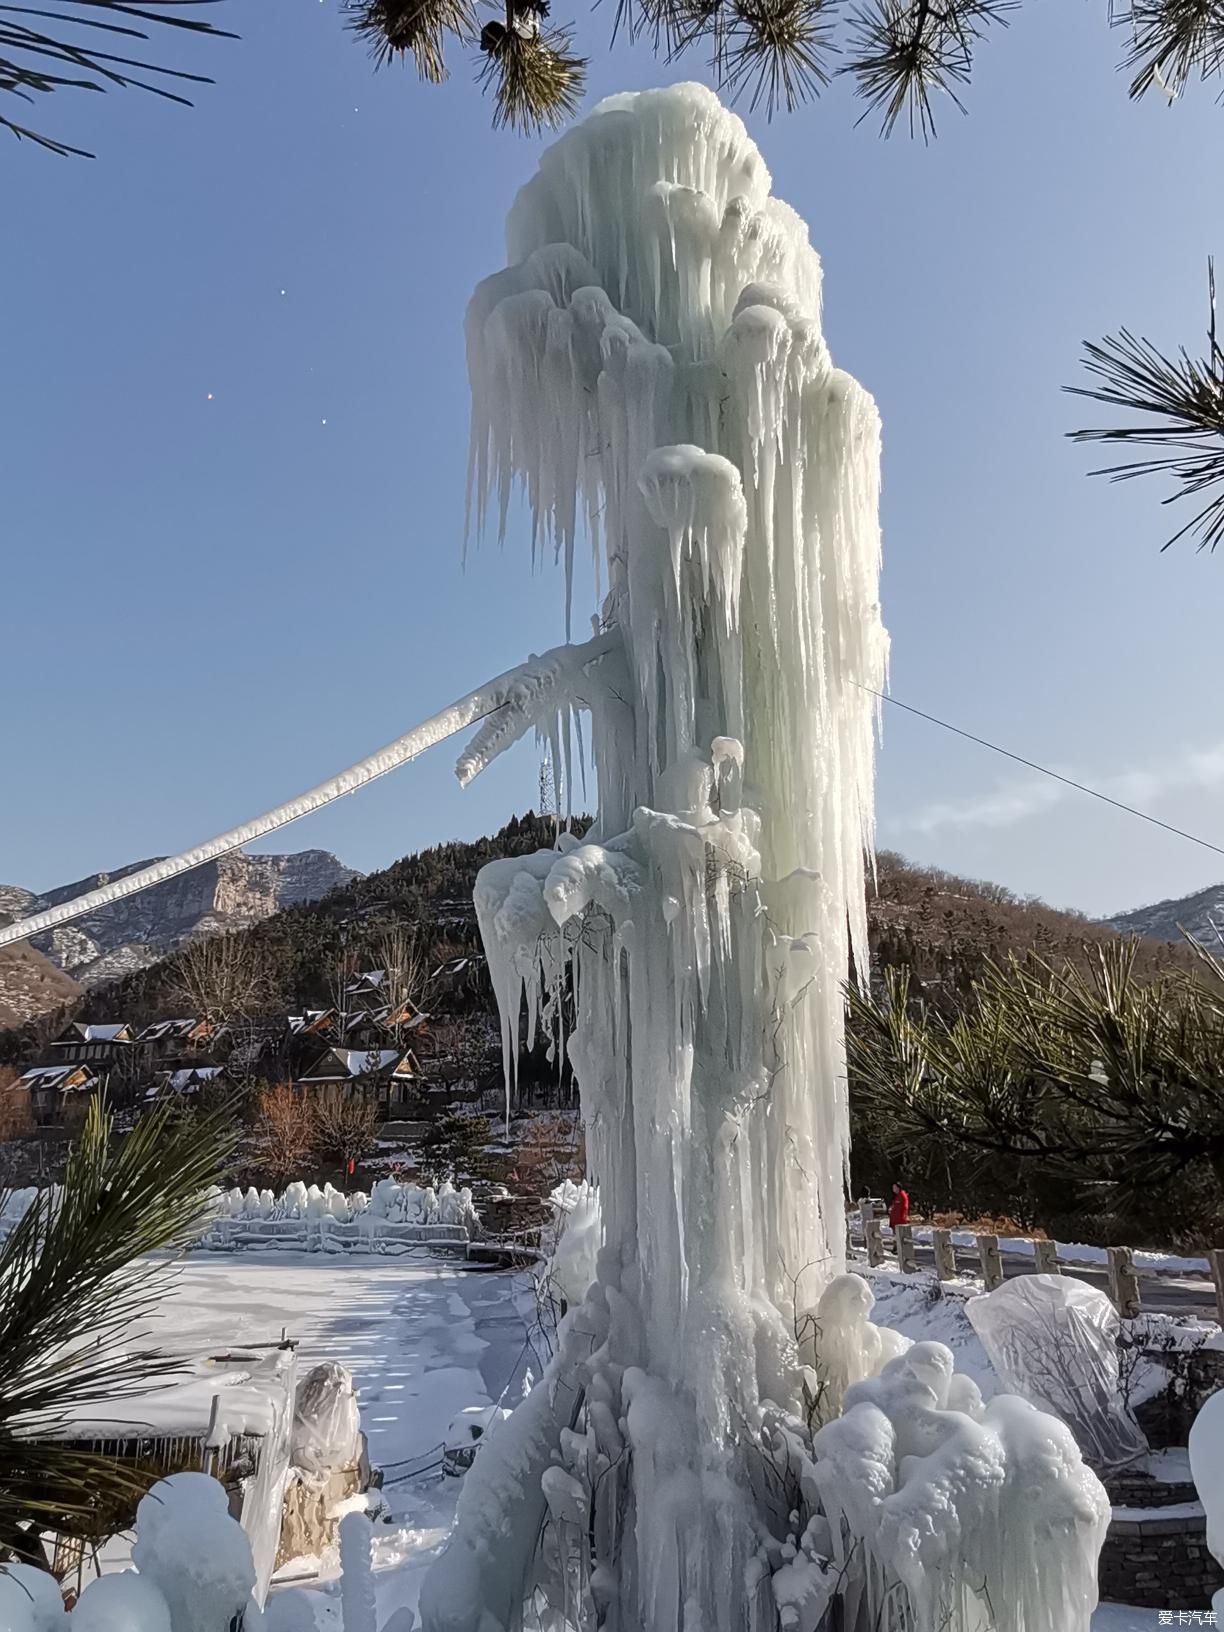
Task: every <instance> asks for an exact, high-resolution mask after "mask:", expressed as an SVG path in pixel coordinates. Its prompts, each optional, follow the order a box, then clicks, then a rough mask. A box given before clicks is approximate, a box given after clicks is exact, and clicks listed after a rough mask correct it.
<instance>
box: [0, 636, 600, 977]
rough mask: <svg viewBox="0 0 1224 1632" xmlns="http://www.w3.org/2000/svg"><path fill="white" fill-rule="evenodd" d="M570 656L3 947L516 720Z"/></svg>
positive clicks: (63, 910)
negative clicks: (548, 672)
mask: <svg viewBox="0 0 1224 1632" xmlns="http://www.w3.org/2000/svg"><path fill="white" fill-rule="evenodd" d="M568 655H569V648H558V649H557V651H556V652H550V653H546V654H545V655H544V657H542V658H534V659H531V660H530V661H529V662H527V663H520V664H518V665H516V666H515V667H514V668H513V669H507V671H506V672H505V673H504V674H500V675H498V676H497V678H496V679H494V680H490V681H488V682H487V683H486V684H485V685H483V686H479V687H477V689H476V690H475V691H470V692H468V694H467V696H466V697H461V698H459V700H458V701H457V702H454V703H451V704H450V706H449V707H448V708H444V709H442V710H441V712H440V713H437V714H434V715H432V716H431V717H430V718H429V719H427V720H423V721H422V722H421V724H420V725H415V726H413V728H412V730H411V731H406V732H405V733H404V735H403V736H401V737H397V738H396V739H395V741H394V742H389V743H387V745H386V746H385V747H383V748H380V749H378V750H377V752H376V753H373V754H370V755H369V756H368V757H367V758H366V759H362V760H359V761H358V762H357V764H356V765H350V766H349V768H348V770H346V771H342V772H341V773H340V775H339V776H334V777H332V778H330V780H328V781H326V782H321V783H320V784H319V786H318V787H316V788H311V789H310V790H309V792H307V793H302V794H299V795H298V797H297V798H296V799H291V800H289V801H288V803H287V804H283V805H278V806H277V807H276V809H275V810H270V811H268V812H267V813H266V814H265V815H263V816H257V817H256V818H255V819H254V820H253V821H250V822H244V823H243V824H242V825H241V826H239V827H234V828H231V829H230V830H229V832H228V833H222V834H219V835H218V837H217V838H215V839H209V840H207V841H206V842H205V843H204V844H200V845H196V846H195V848H194V849H191V850H185V851H184V852H183V853H182V854H181V855H178V856H169V857H167V858H166V859H165V860H163V861H156V862H154V863H153V864H152V866H150V867H142V868H141V869H140V871H139V872H135V873H128V874H126V875H125V876H124V877H122V878H117V879H114V880H113V881H112V882H111V883H109V884H103V885H102V886H101V887H100V888H99V889H96V890H91V891H89V893H88V894H87V895H80V896H77V897H76V898H75V899H74V900H72V901H65V902H63V903H62V904H61V905H59V906H56V907H49V908H48V909H47V910H46V911H45V912H37V913H34V914H32V915H31V916H30V917H29V918H21V919H18V920H17V921H16V922H15V923H12V924H7V925H4V926H2V927H0V946H8V945H10V944H11V943H13V942H15V941H24V940H28V939H29V937H30V936H31V935H40V934H42V933H43V931H44V930H48V929H56V928H58V927H59V925H61V924H69V923H72V922H73V920H74V919H77V918H82V917H84V916H85V915H86V914H88V913H92V912H97V911H98V910H99V909H100V908H102V907H108V906H110V905H111V904H112V902H115V901H122V900H124V899H125V898H126V897H127V896H130V895H138V894H139V893H140V892H141V891H142V890H147V889H150V888H151V887H152V886H153V885H154V884H162V883H164V882H165V881H166V880H167V879H169V878H177V877H178V875H179V874H180V873H189V872H191V871H192V869H193V868H196V867H202V866H203V865H204V863H205V862H208V861H214V860H215V859H216V858H217V857H218V856H224V855H228V854H229V853H230V851H232V850H240V849H241V848H242V847H243V845H247V844H251V843H253V842H254V841H255V840H256V839H261V838H264V837H265V836H266V835H267V834H269V833H274V832H276V830H277V829H278V828H281V827H286V826H287V825H288V824H289V823H290V822H296V821H298V820H299V819H300V818H301V817H303V816H309V815H311V814H313V812H314V811H316V810H321V809H322V808H323V806H324V805H330V804H331V803H333V801H335V800H337V799H343V798H344V796H345V795H346V794H350V793H355V792H356V791H357V789H358V788H362V787H365V785H366V784H367V783H369V782H373V781H376V780H377V779H378V778H379V777H380V776H386V775H387V774H388V772H390V771H395V770H398V769H399V768H400V766H401V765H407V764H408V763H409V762H410V761H411V760H414V759H416V758H417V756H418V755H420V754H423V753H424V752H425V750H426V749H427V748H432V747H433V746H434V745H435V744H436V743H439V742H444V741H445V740H446V738H447V737H453V736H454V735H455V734H456V732H459V731H463V730H465V729H466V728H467V727H468V726H470V725H473V724H475V723H476V721H478V720H484V719H488V718H489V717H490V716H493V715H500V714H502V713H503V712H504V713H505V715H506V717H507V719H512V718H514V717H515V716H516V713H517V712H519V711H521V707H522V698H523V696H524V695H525V694H526V695H530V694H531V691H532V688H533V686H538V677H539V674H540V672H541V670H542V669H547V667H548V665H549V664H550V663H551V664H553V665H554V666H555V667H561V666H563V665H564V664H565V663H566V662H567V661H568ZM593 655H594V654H593ZM524 728H525V727H524Z"/></svg>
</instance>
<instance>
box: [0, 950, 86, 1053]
mask: <svg viewBox="0 0 1224 1632" xmlns="http://www.w3.org/2000/svg"><path fill="white" fill-rule="evenodd" d="M81 995H82V989H81V987H80V986H79V985H78V984H77V982H76V981H75V980H73V978H72V976H71V975H66V974H65V973H64V972H63V970H62V969H57V968H56V967H55V965H54V964H53V963H52V962H51V960H50V959H49V958H45V957H44V956H43V955H42V953H41V952H36V951H35V950H34V948H33V947H32V946H28V945H21V944H18V945H17V946H4V947H0V1031H3V1030H6V1029H8V1028H9V1027H11V1026H19V1025H21V1024H23V1023H24V1022H25V1021H27V1020H33V1019H36V1018H37V1016H38V1015H40V1014H49V1013H51V1012H52V1011H54V1010H56V1009H62V1008H64V1007H65V1006H67V1005H68V1004H73V1003H76V1002H77V1001H78V1000H79V999H80V997H81Z"/></svg>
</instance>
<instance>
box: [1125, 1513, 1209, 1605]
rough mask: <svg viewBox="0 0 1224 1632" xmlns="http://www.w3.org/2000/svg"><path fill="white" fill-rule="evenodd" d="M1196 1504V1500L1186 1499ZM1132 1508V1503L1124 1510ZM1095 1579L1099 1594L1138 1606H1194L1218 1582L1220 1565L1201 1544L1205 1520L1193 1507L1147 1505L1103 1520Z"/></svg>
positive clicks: (1204, 1599)
mask: <svg viewBox="0 0 1224 1632" xmlns="http://www.w3.org/2000/svg"><path fill="white" fill-rule="evenodd" d="M1187 1505H1191V1506H1197V1504H1187ZM1124 1511H1129V1512H1133V1511H1134V1509H1130V1510H1124ZM1097 1579H1098V1582H1099V1585H1100V1590H1101V1597H1102V1599H1104V1600H1106V1601H1107V1602H1110V1603H1115V1604H1134V1605H1137V1606H1138V1607H1139V1608H1140V1609H1153V1610H1159V1609H1171V1610H1178V1609H1199V1610H1205V1609H1207V1608H1208V1607H1209V1606H1210V1604H1211V1598H1212V1594H1213V1593H1215V1592H1218V1591H1219V1589H1220V1588H1221V1587H1224V1570H1222V1569H1221V1568H1220V1566H1219V1565H1218V1564H1217V1563H1216V1562H1215V1560H1214V1559H1213V1558H1212V1556H1211V1554H1210V1552H1208V1550H1207V1520H1206V1517H1205V1516H1204V1514H1203V1512H1202V1510H1201V1509H1199V1511H1198V1512H1197V1513H1184V1512H1182V1511H1181V1510H1180V1509H1179V1510H1178V1511H1177V1512H1176V1513H1171V1512H1166V1513H1165V1514H1164V1515H1163V1516H1162V1514H1161V1511H1160V1509H1153V1510H1152V1511H1151V1513H1150V1516H1149V1515H1146V1514H1145V1516H1144V1517H1142V1518H1130V1517H1127V1518H1115V1519H1114V1520H1113V1522H1112V1524H1111V1525H1110V1526H1109V1534H1108V1535H1107V1536H1106V1538H1105V1546H1104V1548H1103V1549H1102V1551H1101V1562H1100V1567H1099V1570H1098V1575H1097Z"/></svg>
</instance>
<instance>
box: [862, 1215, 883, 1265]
mask: <svg viewBox="0 0 1224 1632" xmlns="http://www.w3.org/2000/svg"><path fill="white" fill-rule="evenodd" d="M864 1234H865V1235H866V1237H867V1262H868V1263H869V1264H870V1265H871V1267H872V1268H873V1269H876V1268H878V1267H879V1265H880V1264H882V1263H883V1262H884V1235H883V1232H882V1230H881V1229H880V1221H879V1219H878V1218H872V1219H869V1220H868V1221H867V1223H866V1224H865V1225H864Z"/></svg>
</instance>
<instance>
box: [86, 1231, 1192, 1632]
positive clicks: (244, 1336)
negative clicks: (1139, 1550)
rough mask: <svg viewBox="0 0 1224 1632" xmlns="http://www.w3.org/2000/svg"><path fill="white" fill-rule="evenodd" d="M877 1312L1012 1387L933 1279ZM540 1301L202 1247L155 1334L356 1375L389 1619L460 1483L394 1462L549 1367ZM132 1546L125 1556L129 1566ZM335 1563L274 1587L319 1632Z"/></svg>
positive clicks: (150, 1329)
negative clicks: (292, 1347)
mask: <svg viewBox="0 0 1224 1632" xmlns="http://www.w3.org/2000/svg"><path fill="white" fill-rule="evenodd" d="M871 1281H872V1285H873V1288H874V1291H875V1294H876V1300H877V1301H876V1307H875V1310H874V1313H873V1318H874V1319H875V1320H877V1321H878V1322H879V1323H880V1324H881V1325H885V1326H890V1327H894V1328H895V1329H896V1330H898V1331H902V1332H904V1333H905V1334H906V1335H907V1336H908V1337H911V1338H914V1339H915V1340H921V1339H927V1338H929V1339H936V1340H938V1341H940V1342H943V1343H947V1344H948V1345H949V1347H950V1348H951V1349H952V1350H953V1352H954V1354H955V1355H956V1364H957V1369H958V1370H960V1371H964V1372H968V1373H969V1374H970V1375H971V1376H972V1377H973V1378H974V1379H975V1381H976V1382H977V1383H978V1384H979V1386H980V1387H981V1389H982V1391H983V1394H985V1395H987V1396H990V1395H992V1394H994V1393H996V1392H997V1391H998V1383H997V1381H996V1380H995V1378H994V1375H993V1373H992V1371H991V1368H990V1363H989V1361H988V1360H987V1358H986V1355H985V1352H984V1351H983V1349H982V1346H981V1343H980V1342H979V1340H978V1337H977V1334H976V1333H975V1332H974V1330H973V1328H972V1326H971V1325H970V1324H969V1320H968V1317H967V1315H966V1313H965V1297H964V1295H963V1294H962V1295H959V1296H958V1295H957V1294H956V1293H955V1292H953V1293H951V1294H950V1295H944V1296H941V1297H938V1298H935V1297H933V1296H932V1295H931V1282H930V1278H929V1277H926V1276H922V1277H913V1276H904V1277H903V1276H900V1275H896V1274H892V1273H890V1272H887V1271H883V1272H874V1273H872V1275H871ZM533 1325H534V1299H533V1296H532V1294H531V1291H530V1282H529V1281H528V1279H527V1278H526V1277H525V1276H522V1275H513V1274H509V1273H505V1272H495V1273H486V1274H476V1273H472V1272H470V1271H467V1270H462V1269H458V1268H452V1267H450V1266H448V1265H445V1264H432V1263H427V1262H420V1261H407V1260H404V1259H399V1260H393V1261H391V1262H388V1261H386V1260H380V1259H377V1258H370V1259H369V1260H368V1261H362V1260H360V1259H357V1258H347V1259H341V1260H336V1259H329V1258H326V1257H320V1256H319V1255H317V1254H301V1255H293V1254H287V1253H276V1254H269V1255H267V1256H264V1255H261V1254H258V1253H245V1254H242V1255H240V1256H237V1257H234V1258H226V1259H223V1260H218V1259H216V1258H207V1259H205V1258H199V1257H194V1256H193V1257H192V1258H190V1259H188V1260H187V1261H186V1262H185V1263H184V1264H183V1265H182V1267H181V1268H180V1269H179V1270H178V1271H176V1282H175V1286H174V1288H173V1291H172V1292H171V1293H170V1295H169V1296H168V1297H167V1298H166V1299H165V1301H164V1303H163V1304H162V1306H161V1308H160V1309H159V1310H158V1312H157V1315H156V1317H155V1318H154V1319H153V1320H151V1321H149V1322H147V1323H145V1325H144V1327H143V1328H142V1329H143V1330H144V1331H146V1332H147V1333H149V1335H151V1336H152V1338H153V1339H154V1341H160V1342H162V1343H164V1344H165V1346H166V1347H167V1348H169V1349H171V1350H173V1351H175V1352H182V1353H196V1354H198V1353H201V1352H212V1351H216V1352H224V1351H226V1350H230V1349H234V1348H237V1347H241V1346H243V1345H257V1344H267V1343H274V1342H276V1341H277V1340H278V1339H279V1338H280V1335H281V1331H282V1328H284V1329H285V1330H286V1331H287V1332H288V1334H289V1335H290V1336H291V1337H294V1338H296V1339H297V1340H298V1344H299V1348H298V1356H299V1371H300V1372H301V1371H305V1370H308V1369H309V1368H310V1367H311V1366H313V1365H315V1364H317V1363H318V1362H319V1361H322V1360H334V1361H338V1362H339V1363H340V1364H342V1365H344V1366H346V1367H348V1368H349V1370H350V1371H351V1372H352V1373H353V1378H354V1383H355V1386H356V1388H357V1390H358V1398H359V1403H360V1406H361V1419H362V1426H363V1428H364V1429H365V1432H366V1435H367V1436H368V1439H369V1443H370V1454H371V1458H372V1460H373V1462H374V1463H375V1465H377V1466H380V1467H383V1468H385V1469H386V1470H387V1471H388V1475H389V1477H388V1482H387V1484H386V1487H385V1489H384V1491H383V1496H384V1497H385V1499H386V1502H387V1506H388V1508H389V1510H390V1515H389V1518H388V1519H387V1520H386V1521H384V1522H381V1523H379V1524H378V1525H377V1526H376V1529H375V1545H374V1559H375V1567H376V1572H377V1573H376V1582H377V1591H378V1599H379V1614H380V1619H385V1618H386V1617H387V1616H388V1615H390V1613H391V1612H392V1611H393V1610H395V1609H397V1608H399V1607H400V1606H402V1605H406V1606H408V1607H410V1608H414V1607H415V1605H416V1602H417V1597H418V1594H419V1592H420V1584H421V1578H422V1576H423V1574H424V1572H425V1570H426V1568H427V1567H428V1565H429V1563H430V1561H431V1560H432V1559H433V1558H434V1557H435V1556H436V1554H437V1552H438V1550H439V1548H440V1547H441V1546H442V1544H443V1543H444V1542H445V1540H446V1536H447V1534H448V1532H449V1529H450V1525H451V1521H452V1518H453V1514H454V1504H455V1498H456V1496H457V1495H458V1489H459V1481H458V1480H455V1479H449V1478H443V1477H440V1476H437V1475H433V1476H425V1477H414V1478H409V1479H406V1480H405V1479H402V1478H397V1477H396V1465H397V1464H399V1463H403V1462H406V1461H410V1460H415V1459H417V1458H420V1457H423V1456H424V1455H425V1454H426V1453H427V1452H429V1451H431V1450H432V1449H433V1448H434V1447H435V1446H437V1445H438V1444H439V1443H440V1442H441V1441H442V1439H443V1437H444V1436H445V1433H446V1430H447V1427H448V1426H449V1424H450V1422H451V1421H452V1419H453V1418H455V1417H456V1416H457V1415H458V1414H459V1413H460V1412H461V1411H463V1410H464V1409H465V1408H467V1407H469V1406H484V1405H488V1404H491V1403H495V1402H497V1401H499V1400H502V1401H504V1403H505V1404H506V1405H512V1404H514V1403H515V1402H516V1401H517V1400H518V1398H519V1397H520V1395H521V1393H522V1388H523V1380H524V1375H525V1373H526V1371H527V1370H528V1369H530V1371H531V1373H532V1374H533V1376H534V1377H537V1378H538V1377H539V1376H540V1374H541V1371H542V1370H543V1366H544V1364H545V1362H546V1358H547V1357H546V1354H545V1353H544V1352H542V1351H541V1349H540V1346H539V1340H538V1334H537V1335H536V1336H534V1337H533V1336H532V1333H531V1328H532V1327H533ZM121 1556H122V1555H121V1553H119V1552H116V1554H115V1555H114V1562H115V1563H118V1562H119V1561H120V1558H121ZM335 1573H336V1560H335V1559H334V1558H325V1559H322V1560H315V1559H307V1560H299V1561H298V1562H297V1563H296V1564H294V1565H291V1566H288V1567H287V1568H286V1570H285V1571H283V1572H282V1579H281V1580H280V1581H279V1582H278V1583H277V1584H276V1590H278V1591H283V1590H288V1589H289V1588H291V1587H292V1586H293V1583H294V1581H295V1580H297V1581H301V1582H302V1584H303V1585H307V1584H308V1585H309V1587H310V1588H311V1589H321V1590H312V1591H311V1597H310V1601H311V1607H312V1609H313V1611H314V1614H315V1617H316V1625H317V1626H318V1628H319V1629H320V1632H326V1629H328V1628H330V1627H332V1626H333V1625H336V1624H338V1622H337V1621H336V1620H334V1619H333V1613H332V1612H333V1608H334V1604H335V1600H334V1598H333V1596H332V1593H331V1588H330V1583H331V1582H332V1581H333V1580H334V1576H335ZM1158 1624H1160V1623H1159V1618H1158V1615H1157V1613H1156V1611H1154V1610H1142V1609H1134V1608H1130V1607H1128V1606H1123V1605H1114V1604H1105V1605H1102V1606H1101V1608H1100V1609H1099V1610H1098V1611H1097V1613H1096V1615H1095V1616H1094V1617H1093V1632H1150V1629H1154V1628H1155V1627H1156V1626H1157V1625H1158Z"/></svg>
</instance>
